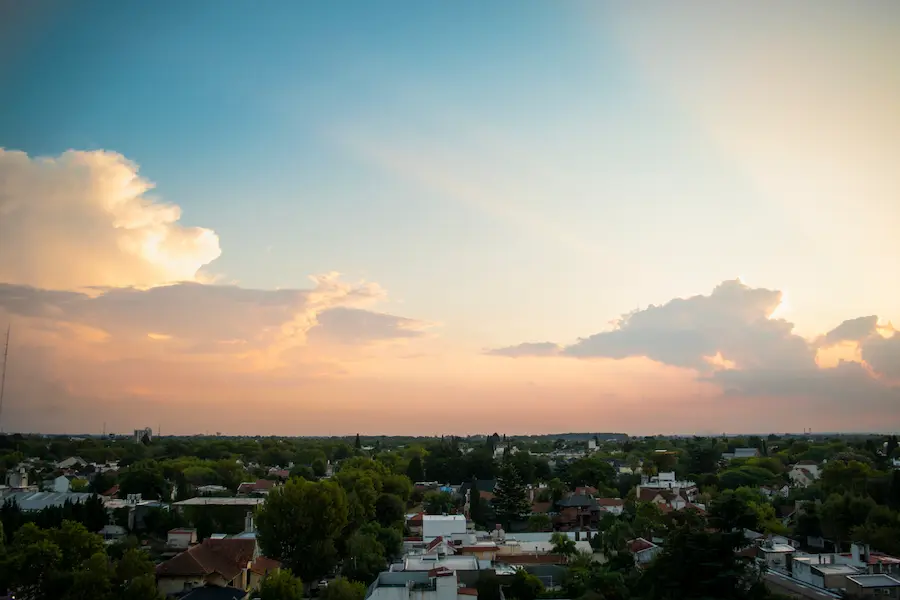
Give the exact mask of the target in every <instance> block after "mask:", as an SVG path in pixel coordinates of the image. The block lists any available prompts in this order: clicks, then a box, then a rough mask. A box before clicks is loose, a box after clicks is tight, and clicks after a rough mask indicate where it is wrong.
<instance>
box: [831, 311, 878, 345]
mask: <svg viewBox="0 0 900 600" xmlns="http://www.w3.org/2000/svg"><path fill="white" fill-rule="evenodd" d="M877 326H878V316H877V315H872V316H868V317H857V318H856V319H849V320H847V321H844V322H843V323H841V324H840V325H838V326H837V327H835V328H834V329H832V330H831V331H829V332H828V333H826V334H825V337H824V339H823V343H824V344H838V343H840V342H860V341H862V340H864V339H865V338H867V337H869V336H871V335H873V334H874V333H875V330H876V327H877Z"/></svg>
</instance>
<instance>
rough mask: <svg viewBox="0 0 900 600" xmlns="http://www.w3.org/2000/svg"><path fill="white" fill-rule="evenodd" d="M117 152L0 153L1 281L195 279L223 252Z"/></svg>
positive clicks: (72, 284) (106, 283)
mask: <svg viewBox="0 0 900 600" xmlns="http://www.w3.org/2000/svg"><path fill="white" fill-rule="evenodd" d="M152 189H153V184H152V183H150V182H149V181H147V180H146V179H143V178H142V177H140V176H139V175H138V167H137V165H136V164H134V163H133V162H131V161H129V160H127V159H126V158H125V157H123V156H122V155H120V154H117V153H114V152H105V151H95V152H79V151H74V150H70V151H67V152H64V153H63V154H61V155H60V156H58V157H54V158H43V157H41V158H33V157H29V156H28V155H27V154H25V153H23V152H16V151H8V150H4V149H2V148H0V281H3V282H6V283H16V284H25V285H32V286H35V287H40V288H46V289H78V288H85V287H91V286H100V287H114V286H141V287H145V286H152V285H158V284H162V283H169V282H175V281H196V280H198V278H199V275H198V273H199V271H200V269H201V268H202V267H204V266H205V265H208V264H209V263H210V262H212V261H213V260H215V259H216V258H218V256H219V254H220V253H221V251H220V249H219V239H218V237H217V236H216V234H215V233H214V232H213V231H211V230H209V229H204V228H200V227H185V226H183V225H181V224H179V219H180V218H181V209H180V208H179V207H178V206H176V205H173V204H164V203H161V202H159V201H158V200H156V199H155V198H153V197H152V196H150V195H149V192H150V191H151V190H152Z"/></svg>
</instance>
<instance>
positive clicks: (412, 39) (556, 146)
mask: <svg viewBox="0 0 900 600" xmlns="http://www.w3.org/2000/svg"><path fill="white" fill-rule="evenodd" d="M773 4H774V3H769V2H758V3H718V2H699V1H689V0H686V1H684V2H679V3H677V4H668V3H639V2H634V3H618V2H604V1H600V0H595V1H584V2H581V1H575V0H569V1H565V2H541V1H537V0H524V1H523V0H497V1H495V2H490V3H484V2H478V1H476V0H462V1H459V2H453V3H401V2H371V1H369V0H365V1H364V0H348V1H346V2H341V3H306V2H292V1H289V0H283V1H281V0H276V1H272V2H267V3H265V4H264V5H259V4H251V3H249V2H241V1H236V2H228V3H221V2H214V1H213V0H196V1H194V2H178V1H175V0H159V1H157V2H152V3H120V2H113V1H111V0H94V1H89V2H82V3H64V2H56V1H52V0H36V1H34V2H27V3H25V2H3V1H2V0H0V148H2V150H0V327H3V326H4V325H8V326H10V328H11V336H10V350H9V360H8V368H7V379H6V384H5V392H4V400H3V407H2V414H0V429H2V430H4V431H22V432H47V433H61V432H78V433H94V432H96V433H99V432H100V431H103V430H104V429H105V430H106V431H130V430H132V429H136V428H139V427H145V426H150V427H152V428H153V429H154V430H156V429H161V430H162V432H163V434H167V433H168V434H193V433H206V432H210V433H213V432H222V433H224V434H264V435H345V434H350V433H355V432H362V433H365V434H388V435H389V434H419V435H433V434H470V433H483V432H488V433H491V432H494V431H503V432H507V433H510V434H515V433H522V434H524V433H551V432H567V431H620V432H627V433H631V434H637V435H649V434H666V433H701V434H703V433H706V434H709V433H723V432H728V433H741V432H768V431H777V432H785V431H802V430H804V429H809V428H812V429H813V430H814V431H896V430H898V429H900V410H898V407H900V335H895V330H894V325H893V324H892V323H900V277H898V276H897V273H898V262H897V261H898V257H900V236H898V231H900V177H898V176H897V174H896V165H897V164H900V108H898V107H900V69H898V68H897V61H898V60H900V4H897V3H896V2H893V1H892V0H884V1H876V0H871V1H866V2H861V3H852V4H851V3H846V2H839V1H830V0H799V1H797V2H792V3H790V4H789V5H785V4H783V3H779V4H778V8H777V10H775V9H773ZM892 320H893V321H892ZM3 329H5V327H3ZM2 343H3V340H2V339H0V344H2Z"/></svg>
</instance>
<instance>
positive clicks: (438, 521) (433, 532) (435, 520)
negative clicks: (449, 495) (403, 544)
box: [422, 515, 466, 543]
mask: <svg viewBox="0 0 900 600" xmlns="http://www.w3.org/2000/svg"><path fill="white" fill-rule="evenodd" d="M465 532H466V517H465V515H422V541H424V542H426V543H427V542H431V541H432V540H434V539H435V538H436V537H439V536H442V537H450V538H452V537H453V535H454V534H463V533H465Z"/></svg>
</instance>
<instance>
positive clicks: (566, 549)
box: [550, 531, 578, 556]
mask: <svg viewBox="0 0 900 600" xmlns="http://www.w3.org/2000/svg"><path fill="white" fill-rule="evenodd" d="M550 543H551V544H553V547H552V548H551V549H550V553H551V554H560V555H562V556H572V555H574V554H575V553H576V552H578V548H577V546H575V541H574V540H572V538H570V537H569V536H567V535H566V534H565V533H560V532H558V531H557V532H556V533H554V534H553V535H551V536H550Z"/></svg>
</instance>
